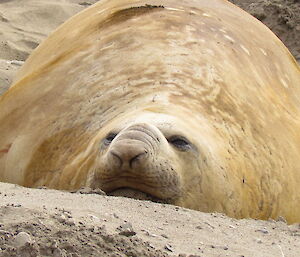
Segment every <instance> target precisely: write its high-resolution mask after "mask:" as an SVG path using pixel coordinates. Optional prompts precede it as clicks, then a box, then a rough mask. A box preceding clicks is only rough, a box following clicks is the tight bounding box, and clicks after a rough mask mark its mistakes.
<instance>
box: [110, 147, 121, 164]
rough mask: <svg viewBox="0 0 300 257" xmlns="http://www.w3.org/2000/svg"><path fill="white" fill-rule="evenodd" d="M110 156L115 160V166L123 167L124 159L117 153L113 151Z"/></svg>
mask: <svg viewBox="0 0 300 257" xmlns="http://www.w3.org/2000/svg"><path fill="white" fill-rule="evenodd" d="M110 154H111V156H112V157H113V159H114V160H115V162H114V164H115V165H116V166H118V167H122V165H123V160H122V158H121V157H120V156H119V155H118V154H117V153H115V152H114V151H111V152H110Z"/></svg>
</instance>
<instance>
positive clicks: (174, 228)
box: [0, 0, 300, 257]
mask: <svg viewBox="0 0 300 257" xmlns="http://www.w3.org/2000/svg"><path fill="white" fill-rule="evenodd" d="M95 2H97V1H91V0H87V1H79V0H0V94H1V93H3V92H4V91H5V90H6V89H7V88H8V86H9V85H10V83H11V82H12V80H13V77H14V74H15V72H16V71H17V70H18V69H19V67H20V66H21V65H22V64H23V62H24V61H25V60H26V58H27V57H28V55H29V54H30V52H31V51H32V50H33V49H34V48H35V47H36V46H37V45H38V44H39V43H40V42H41V41H42V40H43V39H44V38H45V37H46V36H47V35H48V34H49V33H50V32H51V31H53V30H54V29H55V28H56V27H57V26H58V25H59V24H61V23H63V22H64V21H65V20H66V19H67V18H68V17H70V16H72V15H74V14H75V13H77V12H79V11H80V10H82V9H84V8H86V7H87V6H89V5H91V4H93V3H95ZM232 2H234V3H236V4H238V5H240V6H241V7H243V8H244V9H246V10H247V11H249V12H250V13H251V14H253V15H254V16H255V17H257V18H258V19H260V20H261V21H263V22H264V23H265V24H267V25H268V26H269V27H270V28H271V29H272V30H273V31H274V32H275V33H276V34H277V35H278V36H279V37H280V38H281V39H282V40H283V41H284V42H285V44H286V45H287V46H288V47H289V49H290V51H291V52H292V53H293V55H294V56H295V58H296V59H297V60H300V3H299V0H273V1H269V0H253V1H251V0H232ZM0 256H70V257H71V256H72V257H75V256H182V257H183V256H189V257H193V256H194V257H196V256H239V257H242V256H245V257H248V256H249V257H252V256H264V257H266V256H267V257H268V256H272V257H273V256H274V257H277V256H278V257H289V256H295V257H296V256H297V257H299V256H300V225H299V224H294V225H290V226H288V225H287V224H286V223H285V222H284V220H280V221H255V220H235V219H231V218H228V217H226V216H224V215H221V214H205V213H201V212H196V211H192V210H187V209H183V208H178V207H175V206H169V205H163V204H156V203H152V202H148V201H138V200H133V199H128V198H120V197H108V196H103V195H99V194H82V193H67V192H60V191H54V190H46V189H26V188H22V187H19V186H15V185H9V184H3V183H0Z"/></svg>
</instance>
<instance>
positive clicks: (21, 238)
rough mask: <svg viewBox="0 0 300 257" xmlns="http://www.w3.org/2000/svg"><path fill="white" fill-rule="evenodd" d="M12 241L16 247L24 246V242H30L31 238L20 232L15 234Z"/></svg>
mask: <svg viewBox="0 0 300 257" xmlns="http://www.w3.org/2000/svg"><path fill="white" fill-rule="evenodd" d="M14 243H15V246H16V247H22V246H25V245H26V244H30V243H32V239H31V236H30V235H29V234H28V233H26V232H20V233H19V234H17V235H16V237H15V240H14Z"/></svg>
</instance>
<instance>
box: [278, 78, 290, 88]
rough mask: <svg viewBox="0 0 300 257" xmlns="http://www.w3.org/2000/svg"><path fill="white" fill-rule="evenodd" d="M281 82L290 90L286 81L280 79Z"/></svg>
mask: <svg viewBox="0 0 300 257" xmlns="http://www.w3.org/2000/svg"><path fill="white" fill-rule="evenodd" d="M280 82H281V83H282V84H283V86H284V87H285V88H289V85H288V84H287V83H286V81H285V80H284V79H280Z"/></svg>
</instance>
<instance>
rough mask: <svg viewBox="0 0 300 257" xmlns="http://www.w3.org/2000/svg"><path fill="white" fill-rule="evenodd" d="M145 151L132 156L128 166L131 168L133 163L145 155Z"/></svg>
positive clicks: (139, 160)
mask: <svg viewBox="0 0 300 257" xmlns="http://www.w3.org/2000/svg"><path fill="white" fill-rule="evenodd" d="M146 153H147V152H146V151H145V152H143V153H139V154H137V155H136V156H134V157H133V158H131V159H130V161H129V167H130V168H132V167H133V165H134V163H137V162H141V161H142V160H143V159H144V158H145V157H146Z"/></svg>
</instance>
